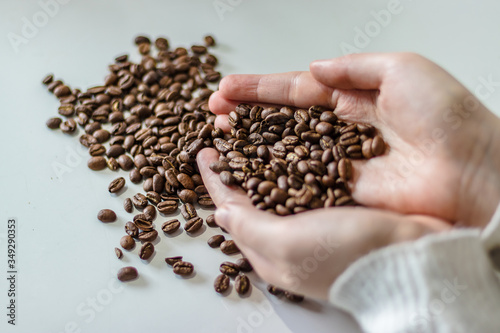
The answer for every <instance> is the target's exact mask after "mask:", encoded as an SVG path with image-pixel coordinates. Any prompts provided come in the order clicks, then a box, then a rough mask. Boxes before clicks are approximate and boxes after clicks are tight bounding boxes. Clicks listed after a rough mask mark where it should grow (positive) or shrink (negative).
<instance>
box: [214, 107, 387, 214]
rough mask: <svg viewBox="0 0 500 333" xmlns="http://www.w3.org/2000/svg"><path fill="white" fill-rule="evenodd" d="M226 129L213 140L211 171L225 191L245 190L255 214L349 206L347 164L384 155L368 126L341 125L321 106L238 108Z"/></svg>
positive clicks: (334, 116) (348, 169)
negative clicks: (215, 156)
mask: <svg viewBox="0 0 500 333" xmlns="http://www.w3.org/2000/svg"><path fill="white" fill-rule="evenodd" d="M229 124H230V125H231V133H230V134H229V135H224V138H222V137H217V138H214V140H213V144H214V146H215V148H216V149H217V150H218V151H219V153H220V157H219V161H216V162H213V163H212V164H210V169H211V170H212V171H214V172H216V173H219V174H220V175H219V176H220V179H221V182H222V183H224V184H225V185H228V186H230V185H239V186H241V187H242V188H243V189H245V190H246V191H247V194H248V196H249V197H250V198H251V200H252V203H253V204H254V205H255V206H256V207H257V208H259V209H262V210H266V211H268V212H271V213H273V214H278V215H282V216H286V215H290V214H297V213H300V212H304V211H308V210H311V209H317V208H322V207H333V206H348V205H354V204H355V203H354V200H353V199H352V197H351V196H350V194H349V189H348V187H347V182H348V181H349V180H350V179H351V177H352V163H351V159H361V158H371V157H373V156H378V155H381V154H382V153H383V152H384V150H385V143H384V141H383V140H382V138H381V137H380V136H379V135H376V133H375V129H374V128H373V127H372V126H369V125H364V124H349V123H345V122H343V121H340V120H339V119H337V117H336V115H335V113H333V112H332V111H329V110H325V109H324V108H322V107H321V106H312V107H310V108H309V109H308V110H305V109H292V108H290V107H287V106H285V107H282V108H277V107H267V108H263V107H261V106H258V105H255V106H251V105H248V104H240V105H238V106H237V107H236V110H235V111H232V112H231V113H230V114H229Z"/></svg>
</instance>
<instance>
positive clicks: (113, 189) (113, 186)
mask: <svg viewBox="0 0 500 333" xmlns="http://www.w3.org/2000/svg"><path fill="white" fill-rule="evenodd" d="M124 186H125V178H123V177H119V178H116V179H115V180H113V181H112V182H111V183H110V184H109V186H108V191H109V193H117V192H119V191H120V190H121V189H122V188H123V187H124Z"/></svg>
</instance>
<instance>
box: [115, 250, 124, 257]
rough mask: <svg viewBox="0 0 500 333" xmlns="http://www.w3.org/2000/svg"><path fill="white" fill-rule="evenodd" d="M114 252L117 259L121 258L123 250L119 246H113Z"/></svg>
mask: <svg viewBox="0 0 500 333" xmlns="http://www.w3.org/2000/svg"><path fill="white" fill-rule="evenodd" d="M115 254H116V257H117V258H118V259H121V258H122V257H123V252H122V250H120V249H119V248H117V247H115Z"/></svg>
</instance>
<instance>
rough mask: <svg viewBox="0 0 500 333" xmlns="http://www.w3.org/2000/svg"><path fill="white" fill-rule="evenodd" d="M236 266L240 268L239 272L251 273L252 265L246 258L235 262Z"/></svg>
mask: <svg viewBox="0 0 500 333" xmlns="http://www.w3.org/2000/svg"><path fill="white" fill-rule="evenodd" d="M236 264H237V265H238V266H239V267H240V271H242V272H251V271H253V267H252V264H251V263H250V261H248V259H247V258H240V259H238V260H236Z"/></svg>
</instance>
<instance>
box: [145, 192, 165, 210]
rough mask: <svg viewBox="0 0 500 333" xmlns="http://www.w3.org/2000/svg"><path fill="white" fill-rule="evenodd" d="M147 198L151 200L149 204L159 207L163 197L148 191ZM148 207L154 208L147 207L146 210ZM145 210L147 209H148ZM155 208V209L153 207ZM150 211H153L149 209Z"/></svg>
mask: <svg viewBox="0 0 500 333" xmlns="http://www.w3.org/2000/svg"><path fill="white" fill-rule="evenodd" d="M146 198H147V199H148V200H149V202H151V203H152V204H153V205H158V204H159V203H160V202H161V196H160V195H159V194H158V193H157V192H155V191H148V192H147V193H146ZM148 207H152V206H147V207H146V208H148ZM146 208H145V209H146ZM153 208H154V207H153ZM149 209H152V208H149Z"/></svg>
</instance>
